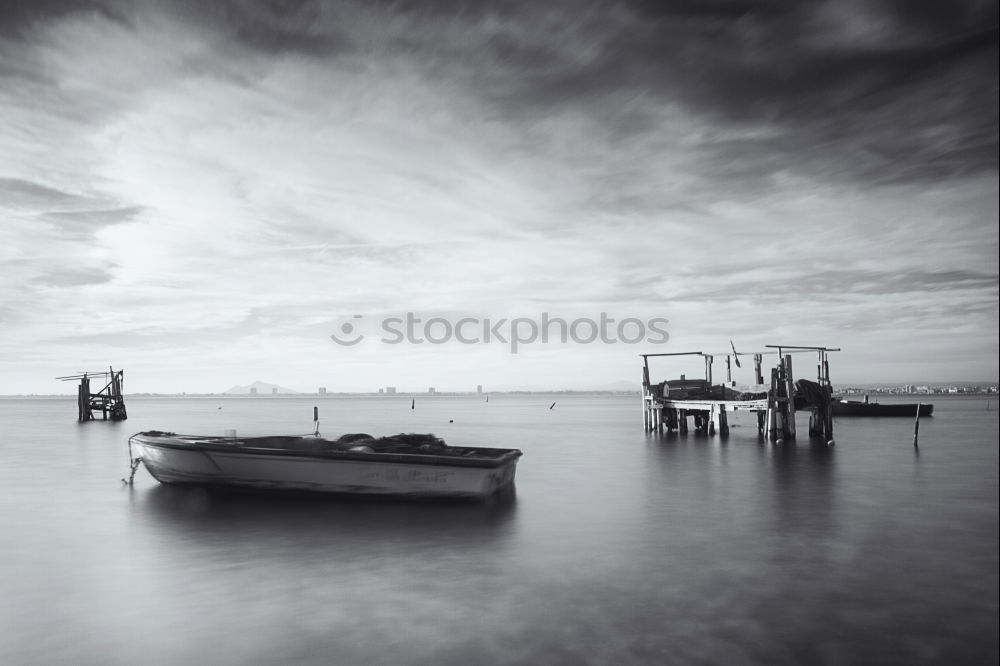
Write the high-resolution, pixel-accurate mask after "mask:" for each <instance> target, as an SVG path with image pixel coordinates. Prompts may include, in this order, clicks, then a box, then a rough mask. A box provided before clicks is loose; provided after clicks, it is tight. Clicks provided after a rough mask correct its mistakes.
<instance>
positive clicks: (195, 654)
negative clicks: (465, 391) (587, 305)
mask: <svg viewBox="0 0 1000 666" xmlns="http://www.w3.org/2000/svg"><path fill="white" fill-rule="evenodd" d="M554 399H555V400H558V402H557V405H556V406H555V408H554V409H551V410H550V409H549V405H550V404H551V402H552V400H554ZM935 403H936V407H935V416H934V417H933V418H929V419H922V421H921V424H920V449H919V452H917V451H914V448H913V446H912V432H913V430H912V428H913V424H912V421H910V420H909V419H839V420H838V421H837V423H836V440H837V444H836V446H835V447H833V448H827V447H825V446H815V445H810V444H809V443H808V441H800V442H799V443H798V444H797V445H792V446H782V447H779V446H775V445H771V444H765V443H762V442H760V441H758V439H757V437H756V429H755V426H754V425H753V423H752V417H749V418H748V417H747V416H743V417H742V418H740V419H737V420H736V421H735V423H734V424H733V425H734V427H733V430H732V435H731V436H730V437H729V439H728V440H721V439H719V438H717V437H705V436H700V435H695V434H689V435H684V436H657V435H646V434H644V433H643V432H642V425H641V413H640V411H639V400H638V398H637V397H614V398H612V397H603V396H602V397H594V396H586V397H585V396H577V397H570V396H559V397H557V398H552V397H548V396H492V397H491V399H490V402H489V403H486V402H484V401H483V400H482V399H481V398H478V397H435V398H430V397H427V398H417V405H416V409H415V410H410V409H409V407H410V402H409V398H403V397H398V398H393V397H388V396H385V397H381V398H375V397H371V398H364V397H352V398H334V397H326V398H317V397H309V398H299V397H295V398H282V397H279V398H268V397H261V398H186V399H181V398H174V399H165V398H131V399H129V400H128V409H129V415H130V418H129V420H128V421H126V422H124V423H118V424H115V423H102V422H97V423H88V424H84V425H78V424H76V423H75V422H74V419H75V416H76V407H75V405H74V403H73V401H72V400H70V399H65V400H42V399H5V400H0V426H2V430H3V433H4V437H3V440H2V442H0V533H2V534H3V544H2V546H0V591H2V592H0V663H4V664H56V663H74V664H130V663H150V664H181V663H185V664H186V663H205V664H251V663H257V664H271V663H282V664H292V663H323V664H376V663H377V664H395V663H400V664H403V663H405V664H473V663H482V664H485V663H490V664H528V663H531V664H539V663H545V664H559V663H565V664H580V663H588V664H628V663H635V664H645V663H681V664H684V663H697V664H866V663H871V664H875V663H879V664H907V665H909V664H928V663H939V664H959V663H961V664H974V663H995V662H996V660H997V650H998V640H997V623H998V602H997V595H998V475H997V473H998V428H997V423H998V422H997V413H998V412H997V402H996V400H993V401H992V404H991V405H990V407H991V410H989V411H988V410H987V401H986V399H985V398H982V399H979V398H966V399H948V398H937V399H935ZM314 404H318V405H319V406H320V417H321V430H322V432H324V433H325V434H328V435H335V434H341V433H344V432H359V431H361V432H370V433H372V434H376V435H378V434H391V433H395V432H400V431H403V432H433V433H436V434H437V435H439V436H442V437H444V438H445V439H446V440H447V441H449V442H451V443H454V444H470V445H480V446H498V447H508V446H515V447H518V448H520V449H522V450H523V451H524V454H525V455H524V457H523V458H522V459H521V462H520V464H519V467H518V472H517V494H516V498H514V499H513V500H511V501H507V502H499V503H492V504H484V505H479V504H454V503H440V502H437V503H427V502H423V503H416V504H414V503H407V502H399V501H373V500H358V501H344V500H331V499H328V498H319V499H312V498H302V497H268V496H260V495H247V494H233V493H218V492H206V491H203V490H196V489H187V490H185V489H177V488H170V487H164V486H160V485H159V484H157V483H156V482H155V481H154V480H153V479H152V478H151V477H150V476H149V475H148V473H146V472H145V470H142V469H140V471H139V472H138V474H137V475H136V479H135V485H134V487H132V488H128V487H125V486H123V484H122V483H121V481H120V480H119V479H120V478H121V477H123V476H126V475H127V472H128V469H127V467H128V466H127V451H126V443H125V442H126V438H127V436H128V435H129V434H131V433H133V432H136V431H139V430H147V429H166V430H174V431H177V432H183V433H190V434H222V433H223V432H224V430H225V429H227V428H235V429H237V430H238V431H239V432H240V433H241V434H277V433H306V432H310V431H311V429H312V423H311V417H312V406H313V405H314ZM220 407H221V409H220ZM449 420H454V423H449ZM804 425H805V424H804V423H800V424H799V430H800V431H804Z"/></svg>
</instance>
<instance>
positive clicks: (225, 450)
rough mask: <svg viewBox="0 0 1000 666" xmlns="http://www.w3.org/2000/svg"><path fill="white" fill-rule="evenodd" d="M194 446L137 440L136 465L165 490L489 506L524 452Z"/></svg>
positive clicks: (132, 444) (509, 482)
mask: <svg viewBox="0 0 1000 666" xmlns="http://www.w3.org/2000/svg"><path fill="white" fill-rule="evenodd" d="M219 441H220V440H214V441H212V442H211V443H208V444H191V443H186V442H184V441H183V440H171V439H170V438H166V437H150V436H145V435H142V434H140V435H135V436H133V437H132V438H131V439H130V441H129V446H130V447H131V455H132V456H133V459H139V458H141V459H142V463H143V465H144V466H145V467H146V469H147V470H148V471H149V473H150V475H152V476H153V478H155V479H156V480H157V481H159V482H160V483H165V484H193V485H222V486H233V487H239V488H252V489H260V490H280V491H297V492H302V491H306V492H318V493H342V494H362V495H400V496H429V497H466V498H484V497H487V496H489V495H492V494H494V493H496V492H499V491H501V490H504V489H506V488H509V487H510V486H511V485H512V484H513V482H514V474H515V472H516V468H517V459H518V457H519V456H520V451H516V450H513V449H511V450H509V454H508V455H502V456H501V457H498V458H492V459H482V460H480V459H476V458H458V459H448V458H446V457H445V456H438V455H405V454H398V453H390V454H381V453H374V452H369V453H355V452H340V451H333V452H321V453H320V452H301V451H283V450H273V451H267V450H259V449H256V450H255V449H247V448H245V447H240V446H238V445H232V446H229V447H227V446H226V445H225V444H220V443H219Z"/></svg>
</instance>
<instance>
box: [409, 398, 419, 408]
mask: <svg viewBox="0 0 1000 666" xmlns="http://www.w3.org/2000/svg"><path fill="white" fill-rule="evenodd" d="M416 406H417V401H416V399H415V398H414V399H413V400H411V401H410V409H415V408H416Z"/></svg>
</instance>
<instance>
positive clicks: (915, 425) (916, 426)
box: [913, 402, 920, 449]
mask: <svg viewBox="0 0 1000 666" xmlns="http://www.w3.org/2000/svg"><path fill="white" fill-rule="evenodd" d="M919 434H920V403H919V402H918V403H917V418H916V420H914V421H913V448H915V449H919V448H920V447H919V446H918V445H917V436H918V435H919Z"/></svg>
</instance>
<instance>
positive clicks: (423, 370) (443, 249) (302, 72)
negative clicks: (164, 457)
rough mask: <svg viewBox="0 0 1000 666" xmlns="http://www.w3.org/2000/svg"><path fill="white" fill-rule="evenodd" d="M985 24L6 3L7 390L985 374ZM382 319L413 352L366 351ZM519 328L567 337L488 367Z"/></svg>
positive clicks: (497, 6) (992, 189)
mask: <svg viewBox="0 0 1000 666" xmlns="http://www.w3.org/2000/svg"><path fill="white" fill-rule="evenodd" d="M997 25H998V19H997V4H996V2H995V0H953V1H947V2H945V1H941V2H928V3H912V2H907V1H904V0H864V1H860V0H838V1H836V2H834V1H800V0H794V1H792V0H769V1H746V2H744V1H741V0H679V1H676V2H650V1H645V2H644V1H638V0H636V1H618V2H610V1H608V2H604V1H600V0H597V1H590V2H565V1H563V2H560V1H553V2H528V1H525V2H518V1H512V2H486V1H475V2H457V1H447V2H226V1H222V2H211V3H201V2H193V1H192V2H176V3H167V2H136V3H111V2H65V1H64V2H38V1H32V2H10V1H9V0H8V1H6V2H3V3H2V4H0V220H2V221H0V270H2V273H0V277H2V280H0V394H22V393H23V394H26V393H40V394H47V393H64V392H65V393H69V392H73V391H74V390H75V389H74V388H73V387H72V386H71V385H69V384H63V383H61V382H59V381H56V379H55V378H56V377H57V376H62V375H67V374H71V373H74V372H77V371H95V370H101V369H104V368H107V367H108V366H109V365H111V366H114V367H115V369H119V368H124V369H125V389H126V391H127V392H181V391H187V392H221V391H224V390H226V389H228V388H229V387H230V386H232V385H234V384H249V383H251V382H252V381H254V380H262V381H265V382H272V383H275V384H280V385H282V386H287V387H290V388H293V389H297V390H301V391H315V390H316V388H317V387H319V386H325V387H327V388H328V390H330V391H370V390H376V389H377V388H378V387H381V386H387V385H394V386H397V387H399V389H400V390H426V388H427V387H429V386H435V387H437V388H438V389H439V390H474V388H475V386H476V385H477V384H482V385H484V386H485V387H486V389H487V390H489V389H490V388H497V387H504V386H507V387H512V386H531V387H537V388H555V389H560V388H579V387H588V386H598V385H602V384H605V383H609V382H616V381H622V380H624V381H630V382H633V383H636V384H637V383H638V382H639V381H640V378H641V374H640V367H641V361H640V359H639V354H641V353H664V352H683V351H703V352H706V353H715V354H722V353H724V352H726V351H729V350H731V348H733V347H735V349H737V350H738V351H740V352H741V353H742V352H751V351H758V350H761V349H764V346H765V345H769V344H783V345H816V346H821V345H825V346H829V347H838V348H840V349H841V350H842V351H840V352H837V353H834V354H832V355H831V376H832V379H833V381H834V383H835V384H841V385H843V384H844V383H861V382H948V381H958V380H969V381H996V380H997V375H998V345H1000V340H998V204H997V201H998V164H997V134H998V112H997V108H998V102H997V98H998V68H997V60H998V49H997V43H998V39H997V35H998V31H997ZM407 313H412V315H411V316H412V317H413V318H414V319H419V320H420V322H419V323H416V324H414V326H415V328H414V336H411V338H414V339H416V338H419V339H424V334H425V333H426V334H429V335H430V337H431V338H433V339H435V340H438V341H439V343H434V342H430V341H428V340H426V339H424V342H422V343H416V342H411V341H409V340H407V339H405V337H404V339H402V340H399V339H398V338H399V337H400V336H398V335H396V336H394V335H391V334H389V333H388V332H387V331H388V330H389V328H398V325H397V324H395V323H392V322H394V321H396V320H397V319H398V320H403V321H405V318H406V317H407ZM543 313H546V314H545V316H546V317H548V318H549V319H550V320H551V319H562V320H564V321H566V322H567V326H569V325H571V324H573V322H575V321H577V320H584V321H582V323H580V324H577V325H576V327H575V328H574V329H573V332H574V333H575V334H576V337H577V340H574V339H572V338H568V339H567V340H566V342H565V343H563V342H561V341H560V340H559V337H560V335H562V329H561V328H560V327H559V325H558V324H556V325H555V326H554V327H552V328H550V329H549V332H550V333H551V336H550V337H549V339H548V341H547V342H542V341H541V339H540V337H541V336H540V335H539V336H538V337H539V339H536V340H534V341H527V342H524V343H523V344H520V345H519V346H518V347H517V349H516V350H514V349H512V345H511V344H510V337H511V335H512V332H511V328H510V326H511V321H512V320H514V319H518V320H523V321H522V323H520V324H518V326H519V327H520V328H519V329H518V330H519V333H518V335H519V336H521V338H522V340H523V339H526V338H530V337H531V336H530V333H531V331H532V328H531V324H532V323H534V325H535V326H536V328H537V327H538V326H539V323H540V322H541V321H542V320H541V318H542V316H543ZM602 313H604V316H605V318H606V319H607V320H614V322H612V323H611V324H609V325H608V326H607V328H606V330H605V331H604V334H605V335H604V339H602V338H601V337H598V338H597V339H595V340H593V341H592V342H588V341H587V340H588V339H589V338H590V337H591V336H592V333H591V331H593V330H594V329H593V327H592V326H591V325H590V324H588V323H587V321H586V320H589V321H594V322H595V323H597V325H598V326H599V325H600V323H599V322H600V317H601V316H602ZM432 318H438V321H436V322H435V323H434V324H433V326H432V328H431V329H427V330H425V329H423V328H421V326H422V325H425V324H426V322H427V320H429V319H432ZM463 318H464V319H466V320H471V323H469V322H468V321H467V322H466V323H465V324H463V325H462V326H463V327H461V328H455V327H456V325H457V323H458V322H459V321H460V320H461V319H463ZM626 319H628V320H629V322H628V323H627V324H626V325H625V328H623V329H621V330H620V331H619V330H618V329H617V328H616V326H617V325H618V324H620V323H621V322H622V320H626ZM485 320H489V322H490V324H489V326H487V327H486V328H489V327H490V326H498V328H495V329H494V331H493V334H492V335H490V339H489V340H488V341H487V339H486V333H487V331H485V330H484V327H483V326H482V325H481V323H482V322H483V321H485ZM653 320H657V322H659V323H655V327H656V328H658V329H660V330H662V331H665V332H666V333H665V334H661V333H656V334H653V333H651V332H650V330H648V328H647V327H649V326H650V322H651V321H653ZM386 321H390V323H389V324H386V323H385V322H386ZM498 321H499V322H500V323H499V324H497V322H498ZM663 321H666V322H667V323H662V322H663ZM445 322H447V323H445ZM550 324H551V321H550ZM387 326H388V327H389V328H387ZM618 333H622V334H623V336H621V337H624V338H625V339H624V340H623V339H619V336H618ZM644 333H645V334H647V335H646V337H642V336H643V334H644ZM331 335H333V336H336V337H337V338H339V339H340V340H342V341H346V342H351V341H354V340H357V341H358V342H357V344H343V343H341V342H338V341H337V340H335V339H334V338H332V337H331ZM457 336H460V337H461V338H463V340H459V339H457ZM386 340H388V342H386ZM503 340H506V342H503ZM394 341H395V342H394ZM515 351H516V353H515ZM801 358H802V361H801V365H799V366H798V367H803V368H805V370H803V371H801V372H800V373H799V374H800V376H806V377H808V376H811V375H812V374H814V370H813V369H812V368H813V357H812V356H806V357H801ZM659 363H660V365H657V366H655V372H654V374H655V375H657V376H659V375H661V374H662V375H663V377H662V378H666V376H667V375H670V376H676V375H677V374H679V373H680V372H686V374H688V375H689V376H697V375H699V374H700V373H701V372H702V368H703V364H702V362H701V360H700V359H696V358H692V359H686V360H671V361H667V360H661V361H659ZM751 365H752V364H750V363H746V362H745V359H744V363H743V368H742V369H741V370H738V371H736V374H735V376H734V377H733V378H734V379H735V380H737V381H751V380H752V371H748V366H751ZM724 368H725V365H724V360H722V358H721V356H717V357H716V363H715V367H714V376H715V377H716V378H719V377H721V376H722V375H723V374H724Z"/></svg>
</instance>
